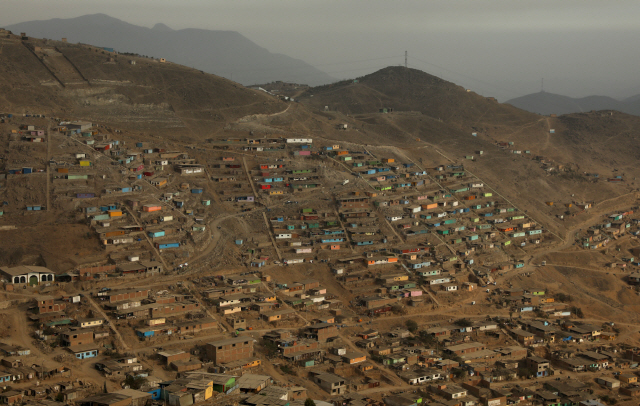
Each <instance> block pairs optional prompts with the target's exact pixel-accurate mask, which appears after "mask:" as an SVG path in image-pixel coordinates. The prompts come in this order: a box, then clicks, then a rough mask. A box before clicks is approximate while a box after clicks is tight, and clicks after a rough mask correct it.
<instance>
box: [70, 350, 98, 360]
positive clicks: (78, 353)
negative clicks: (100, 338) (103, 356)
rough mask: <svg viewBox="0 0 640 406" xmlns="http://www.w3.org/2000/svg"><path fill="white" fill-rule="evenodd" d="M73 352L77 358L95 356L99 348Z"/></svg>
mask: <svg viewBox="0 0 640 406" xmlns="http://www.w3.org/2000/svg"><path fill="white" fill-rule="evenodd" d="M73 354H74V355H75V356H76V358H77V359H85V358H95V357H97V356H98V350H81V351H74V352H73Z"/></svg>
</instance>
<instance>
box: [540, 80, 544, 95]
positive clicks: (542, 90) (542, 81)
mask: <svg viewBox="0 0 640 406" xmlns="http://www.w3.org/2000/svg"><path fill="white" fill-rule="evenodd" d="M542 92H544V78H542V79H540V93H542Z"/></svg>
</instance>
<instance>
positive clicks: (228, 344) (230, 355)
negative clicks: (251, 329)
mask: <svg viewBox="0 0 640 406" xmlns="http://www.w3.org/2000/svg"><path fill="white" fill-rule="evenodd" d="M253 342H254V339H253V338H251V337H247V336H239V337H233V338H228V339H226V340H219V341H212V342H210V343H208V344H207V346H206V351H207V357H208V358H209V359H210V360H211V361H213V362H214V363H215V364H225V363H227V362H232V361H238V360H241V359H245V358H249V357H251V356H253Z"/></svg>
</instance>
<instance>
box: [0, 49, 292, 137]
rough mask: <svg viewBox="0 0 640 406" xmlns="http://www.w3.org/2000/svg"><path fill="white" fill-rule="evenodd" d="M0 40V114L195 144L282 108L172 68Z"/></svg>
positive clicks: (224, 82) (92, 51)
mask: <svg viewBox="0 0 640 406" xmlns="http://www.w3.org/2000/svg"><path fill="white" fill-rule="evenodd" d="M0 42H1V45H2V47H3V53H2V59H0V61H1V62H0V94H2V96H1V97H0V111H6V112H12V113H28V112H30V113H44V114H47V115H60V116H70V117H82V118H84V119H87V120H92V121H95V122H100V123H109V124H111V125H115V126H121V127H126V128H129V129H139V130H155V131H161V132H166V133H172V134H176V132H179V133H180V134H179V135H181V136H194V137H195V138H197V139H202V136H203V135H212V134H215V133H216V132H217V131H220V130H221V129H222V128H223V127H224V125H225V124H226V123H227V122H229V121H234V120H237V119H239V118H240V117H243V116H246V115H251V114H257V113H274V112H277V111H281V110H283V109H285V108H286V105H285V104H284V103H281V102H279V101H277V100H276V99H274V98H273V97H270V96H268V95H266V94H264V93H262V92H258V91H254V90H251V89H247V88H245V87H243V86H241V85H238V84H237V83H234V82H231V81H229V80H226V79H223V78H220V77H217V76H214V75H210V74H205V73H203V72H201V71H198V70H194V69H191V68H187V67H184V66H180V65H176V64H172V63H160V62H157V61H154V60H152V59H148V58H138V57H128V56H123V55H115V54H110V53H106V52H104V51H103V50H101V49H99V48H95V47H90V46H80V45H71V44H66V43H62V42H56V41H43V40H36V39H32V40H29V41H20V40H19V39H17V38H10V39H1V40H0ZM132 63H135V64H132Z"/></svg>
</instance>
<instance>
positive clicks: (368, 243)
mask: <svg viewBox="0 0 640 406" xmlns="http://www.w3.org/2000/svg"><path fill="white" fill-rule="evenodd" d="M356 245H373V240H364V241H356Z"/></svg>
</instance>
